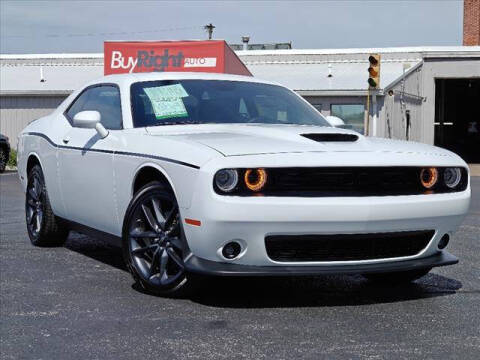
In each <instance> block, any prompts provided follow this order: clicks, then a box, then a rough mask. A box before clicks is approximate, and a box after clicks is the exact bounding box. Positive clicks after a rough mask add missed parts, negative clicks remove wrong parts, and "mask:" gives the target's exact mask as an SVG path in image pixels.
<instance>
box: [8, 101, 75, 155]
mask: <svg viewBox="0 0 480 360" xmlns="http://www.w3.org/2000/svg"><path fill="white" fill-rule="evenodd" d="M65 98H66V96H64V95H62V96H22V95H16V96H0V133H2V134H4V135H6V136H8V137H9V138H10V144H11V146H12V148H16V146H17V136H18V134H19V133H20V131H22V130H23V128H24V127H25V126H27V124H28V123H29V122H31V121H32V120H35V119H38V118H39V117H42V116H45V115H48V114H50V113H51V112H52V111H53V110H55V109H56V108H57V106H58V105H60V103H61V102H62V101H63V100H64V99H65Z"/></svg>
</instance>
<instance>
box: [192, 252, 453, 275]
mask: <svg viewBox="0 0 480 360" xmlns="http://www.w3.org/2000/svg"><path fill="white" fill-rule="evenodd" d="M456 263H458V258H457V257H455V256H453V255H452V254H450V253H449V252H447V251H441V252H439V253H437V254H435V255H432V256H429V257H424V258H418V259H412V260H403V261H391V262H384V263H374V264H355V265H322V266H312V265H307V266H304V265H299V266H292V265H290V266H289V265H281V266H253V265H240V264H235V263H223V262H216V261H211V260H205V259H201V258H199V257H196V256H194V255H193V256H191V257H190V258H189V259H188V260H187V261H186V262H185V266H186V269H187V270H188V271H190V272H192V273H196V274H201V275H214V276H312V275H333V274H371V273H388V272H396V271H408V270H414V269H428V268H432V267H437V266H446V265H453V264H456Z"/></svg>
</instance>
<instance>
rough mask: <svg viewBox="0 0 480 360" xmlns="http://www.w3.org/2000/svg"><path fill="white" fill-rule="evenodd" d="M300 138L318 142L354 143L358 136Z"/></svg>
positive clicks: (328, 135) (338, 135)
mask: <svg viewBox="0 0 480 360" xmlns="http://www.w3.org/2000/svg"><path fill="white" fill-rule="evenodd" d="M302 136H303V137H306V138H307V139H310V140H313V141H318V142H327V141H331V142H335V141H338V142H354V141H357V140H358V136H357V135H353V134H302Z"/></svg>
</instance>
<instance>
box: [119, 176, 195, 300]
mask: <svg viewBox="0 0 480 360" xmlns="http://www.w3.org/2000/svg"><path fill="white" fill-rule="evenodd" d="M187 252H188V246H187V244H186V240H185V236H184V233H183V229H182V226H181V220H180V213H179V209H178V204H177V201H176V199H175V197H174V196H173V194H172V193H171V192H170V191H168V190H166V189H165V187H164V186H163V185H162V184H161V183H160V182H151V183H149V184H147V185H145V186H144V187H143V188H141V189H140V190H139V191H138V192H137V194H135V196H134V198H133V199H132V201H131V202H130V205H129V207H128V210H127V213H126V216H125V220H124V225H123V253H124V257H125V261H126V263H127V266H128V268H129V269H130V272H131V273H132V275H133V278H134V279H135V280H136V281H137V282H138V283H139V284H140V285H141V286H142V287H143V288H144V289H145V290H147V291H149V292H152V293H155V294H158V295H166V296H172V297H179V296H185V295H187V294H189V293H190V292H191V291H192V290H193V289H194V287H195V285H196V281H195V280H196V279H194V277H193V275H192V274H188V273H187V272H186V270H185V264H184V258H185V256H186V255H187Z"/></svg>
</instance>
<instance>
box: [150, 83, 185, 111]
mask: <svg viewBox="0 0 480 360" xmlns="http://www.w3.org/2000/svg"><path fill="white" fill-rule="evenodd" d="M144 90H145V93H146V94H147V96H148V98H149V99H150V102H151V103H152V108H153V112H154V113H155V117H156V118H157V119H166V118H172V117H185V116H188V112H187V109H186V108H185V105H184V104H183V100H182V98H184V97H186V96H188V94H187V92H186V91H185V89H184V88H183V86H182V84H174V85H166V86H158V87H151V88H145V89H144Z"/></svg>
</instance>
